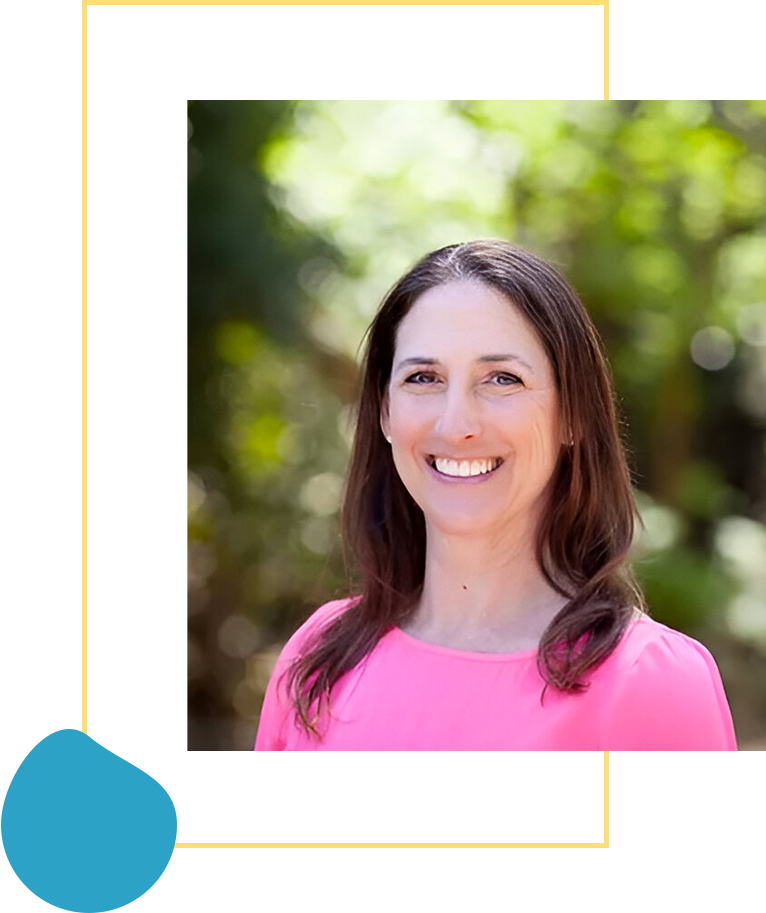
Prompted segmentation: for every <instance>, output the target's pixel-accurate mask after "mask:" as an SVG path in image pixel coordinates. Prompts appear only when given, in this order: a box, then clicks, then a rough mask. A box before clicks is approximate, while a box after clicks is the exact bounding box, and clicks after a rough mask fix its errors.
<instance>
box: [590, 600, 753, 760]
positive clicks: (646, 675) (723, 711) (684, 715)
mask: <svg viewBox="0 0 766 913" xmlns="http://www.w3.org/2000/svg"><path fill="white" fill-rule="evenodd" d="M610 660H611V662H609V661H608V662H606V663H604V672H605V676H604V679H602V682H603V683H604V684H608V685H609V687H608V688H606V689H600V690H601V693H602V694H604V693H605V692H606V693H608V694H609V701H608V704H609V708H610V712H609V718H610V721H611V722H610V726H609V728H608V732H609V744H606V745H605V747H606V748H613V749H624V750H635V749H640V750H674V749H675V750H691V749H696V750H736V741H735V736H734V729H733V725H732V721H731V711H730V710H729V705H728V701H727V700H726V694H725V692H724V688H723V682H722V681H721V674H720V672H719V671H718V666H717V665H716V662H715V660H714V659H713V656H712V654H711V653H710V651H709V650H708V649H707V648H706V647H705V646H703V645H702V644H701V643H699V641H697V640H695V639H694V638H693V637H690V636H689V635H688V634H683V633H681V632H680V631H676V630H674V629H673V628H669V627H668V626H667V625H664V624H661V623H660V622H657V621H654V620H653V619H651V618H649V617H648V616H647V615H642V616H640V617H639V618H637V619H636V620H634V621H633V622H632V623H631V625H630V627H629V628H628V630H627V631H626V633H625V634H624V635H623V638H622V640H621V642H620V644H619V645H618V647H617V648H616V649H615V651H614V653H613V655H612V657H610Z"/></svg>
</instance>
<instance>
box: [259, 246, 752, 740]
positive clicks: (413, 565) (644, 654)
mask: <svg viewBox="0 0 766 913" xmlns="http://www.w3.org/2000/svg"><path fill="white" fill-rule="evenodd" d="M635 513H636V508H635V503H634V500H633V494H632V490H631V485H630V478H629V472H628V469H627V466H626V462H625V457H624V454H623V450H622V447H621V444H620V439H619V434H618V429H617V420H616V416H615V408H614V402H613V393H612V388H611V381H610V376H609V370H608V367H607V364H606V361H605V358H604V355H603V353H602V349H601V345H600V341H599V338H598V335H597V333H596V330H595V328H594V326H593V324H592V322H591V320H590V318H589V317H588V315H587V313H586V312H585V309H584V308H583V305H582V303H581V302H580V300H579V298H578V297H577V294H576V293H575V292H574V290H573V289H572V288H571V287H570V286H569V285H568V283H567V282H566V281H565V280H564V279H563V278H562V277H561V276H560V275H559V274H558V273H557V272H556V270H554V269H553V268H552V267H551V266H550V265H548V264H547V263H545V262H544V261H542V260H540V259H538V258H537V257H535V256H533V255H531V254H529V253H527V252H526V251H523V250H521V249H519V248H516V247H513V246H511V245H510V244H507V243H505V242H502V241H492V240H490V241H473V242H469V243H466V244H459V245H453V246H451V247H446V248H443V249H441V250H437V251H435V252H433V253H431V254H429V255H427V256H426V257H425V258H423V259H422V260H421V261H420V262H419V263H417V264H416V265H415V267H414V268H413V269H412V270H411V271H410V272H408V273H407V275H405V276H404V277H403V278H402V279H401V280H400V281H399V282H398V283H397V284H396V285H395V286H394V288H393V289H392V291H391V292H390V293H389V295H388V296H387V298H386V299H385V301H384V302H383V305H382V306H381V308H380V310H379V312H378V314H377V316H376V317H375V319H374V321H373V323H372V325H371V327H370V330H369V335H368V341H367V351H366V355H365V359H364V366H363V386H362V391H361V398H360V403H359V413H358V422H357V428H356V435H355V440H354V445H353V451H352V456H351V464H350V469H349V474H348V479H347V484H346V492H345V498H344V505H343V527H344V534H345V539H346V542H347V544H348V545H350V546H351V548H352V549H353V551H354V552H355V555H356V559H357V561H358V565H359V568H360V570H361V578H362V579H361V587H360V591H361V595H357V596H354V597H351V598H348V599H343V600H338V601H334V602H331V603H328V604H327V605H324V606H322V607H321V608H320V609H319V610H318V611H316V612H315V613H314V614H313V615H312V616H311V617H310V618H309V620H308V621H307V622H306V623H305V624H304V625H303V627H301V628H300V629H299V630H298V631H297V632H296V634H295V635H294V636H293V637H292V638H291V640H290V641H289V642H288V643H287V645H286V646H285V648H284V650H283V651H282V654H281V656H280V658H279V661H278V663H277V667H276V669H275V671H274V674H273V675H272V679H271V682H270V684H269V688H268V691H267V694H266V698H265V701H264V706H263V712H262V716H261V722H260V725H259V730H258V736H257V739H256V745H255V747H256V750H290V751H296V750H360V749H361V750H367V749H369V750H603V749H627V750H636V749H638V750H707V749H711V750H736V743H735V737H734V729H733V726H732V720H731V714H730V711H729V708H728V704H727V702H726V697H725V694H724V691H723V686H722V684H721V679H720V675H719V673H718V669H717V668H716V665H715V662H714V660H713V658H712V657H711V655H710V654H709V653H708V652H707V650H706V649H705V648H704V647H703V646H701V645H700V644H698V643H697V642H696V641H694V640H691V639H690V638H689V637H686V636H685V635H683V634H681V633H678V632H676V631H672V630H670V629H669V628H667V627H665V626H663V625H661V624H658V623H657V622H654V621H652V620H651V619H650V618H649V617H648V615H647V614H646V612H645V609H644V606H643V599H642V596H641V593H640V591H639V589H638V587H637V586H636V584H635V582H634V581H633V579H632V577H631V575H630V573H629V571H628V569H627V567H626V564H625V558H626V554H627V552H628V549H629V547H630V544H631V541H632V537H633V521H634V516H635Z"/></svg>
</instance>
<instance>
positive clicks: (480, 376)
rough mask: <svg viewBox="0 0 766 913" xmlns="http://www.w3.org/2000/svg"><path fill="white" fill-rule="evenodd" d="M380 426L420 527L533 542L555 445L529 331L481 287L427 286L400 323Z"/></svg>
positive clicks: (542, 370) (545, 379) (537, 345)
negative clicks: (422, 522) (514, 535)
mask: <svg viewBox="0 0 766 913" xmlns="http://www.w3.org/2000/svg"><path fill="white" fill-rule="evenodd" d="M381 427H382V428H383V432H384V434H385V435H386V436H387V437H390V438H391V447H392V451H393V458H394V463H395V465H396V469H397V471H398V473H399V475H400V477H401V479H402V482H403V483H404V485H405V486H406V488H407V490H408V491H409V493H410V494H411V495H412V497H413V499H414V500H415V502H416V503H417V504H418V505H419V506H420V508H421V509H422V511H423V513H424V515H425V519H426V523H427V525H428V526H429V527H430V528H431V529H434V528H435V529H438V530H440V531H441V532H443V533H445V534H449V535H457V536H460V535H476V534H481V535H490V536H493V537H496V536H501V537H502V536H503V534H504V533H510V532H512V530H516V531H517V532H518V530H522V531H523V532H525V533H528V534H529V535H532V534H533V533H534V531H535V529H536V524H537V521H538V520H539V517H540V513H541V511H542V510H543V509H544V491H545V488H546V485H547V483H548V481H549V480H550V477H551V475H552V473H553V469H554V467H555V464H556V460H557V457H558V453H559V450H560V447H561V444H562V441H563V440H564V439H565V435H563V434H562V428H561V424H560V420H559V407H558V394H557V391H556V384H555V379H554V374H553V368H552V367H551V364H550V362H549V360H548V357H547V355H546V353H545V350H544V349H543V346H542V343H541V342H540V340H539V339H538V337H537V334H536V332H535V331H534V329H533V328H532V327H531V326H530V324H529V323H528V322H527V320H526V318H524V317H523V316H522V315H521V313H520V312H519V311H518V310H517V308H516V307H515V306H514V305H513V304H511V303H510V301H509V300H508V299H507V298H506V297H505V296H504V295H502V294H501V293H500V292H498V291H496V290H495V289H493V288H491V287H490V286H487V285H484V284H482V283H480V282H477V281H474V280H471V281H463V280H461V281H456V282H451V283H449V284H447V285H441V286H438V287H436V288H433V289H430V290H429V291H427V292H425V293H424V294H423V295H421V297H420V298H418V299H417V301H416V302H415V304H414V305H413V306H412V308H411V309H410V311H409V313H408V314H407V316H406V317H405V318H404V319H403V320H402V322H401V323H400V324H399V327H398V330H397V335H396V346H395V351H394V361H393V366H392V371H391V380H390V382H389V386H388V389H387V393H386V396H385V399H384V405H383V410H382V414H381Z"/></svg>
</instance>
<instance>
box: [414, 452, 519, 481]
mask: <svg viewBox="0 0 766 913" xmlns="http://www.w3.org/2000/svg"><path fill="white" fill-rule="evenodd" d="M426 463H427V464H428V465H429V466H430V467H431V469H433V471H434V473H435V474H436V475H437V476H438V477H440V480H445V481H450V482H456V481H457V482H481V481H486V480H487V479H489V477H490V476H492V475H494V474H495V472H496V471H497V470H498V469H499V468H500V466H501V465H502V463H503V459H502V457H479V458H478V459H477V458H476V457H473V458H471V459H465V458H464V459H456V458H451V457H437V456H434V455H433V454H431V455H429V456H428V457H427V459H426Z"/></svg>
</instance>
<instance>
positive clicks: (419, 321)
mask: <svg viewBox="0 0 766 913" xmlns="http://www.w3.org/2000/svg"><path fill="white" fill-rule="evenodd" d="M496 355H513V356H514V357H515V358H516V359H519V360H522V361H525V362H527V363H529V364H530V366H534V363H535V362H539V361H540V360H543V361H546V362H547V356H546V354H545V350H544V348H543V345H542V343H541V341H540V339H539V337H538V335H537V332H536V330H535V329H534V327H532V325H531V324H530V323H529V321H528V320H527V318H526V317H524V315H523V314H522V313H521V311H520V310H519V309H518V307H517V306H516V305H514V304H513V303H512V302H511V300H510V299H509V298H508V297H507V296H506V295H504V294H503V293H502V292H500V291H498V290H496V289H494V288H492V287H490V286H487V285H485V284H483V283H480V282H476V281H468V280H461V281H456V282H450V283H448V284H446V285H439V286H436V287H435V288H432V289H429V290H428V291H427V292H424V293H423V294H422V295H420V296H419V297H418V298H417V300H416V301H415V303H414V304H413V305H412V307H411V308H410V310H409V312H408V313H407V314H406V315H405V317H404V318H403V319H402V321H401V323H400V324H399V327H398V329H397V333H396V354H395V358H394V361H395V363H398V362H399V361H401V360H403V359H408V360H409V359H412V358H421V359H436V360H442V359H446V358H460V359H461V360H462V359H467V360H471V361H473V360H484V361H489V360H490V356H492V357H493V359H492V360H495V359H494V356H496Z"/></svg>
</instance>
